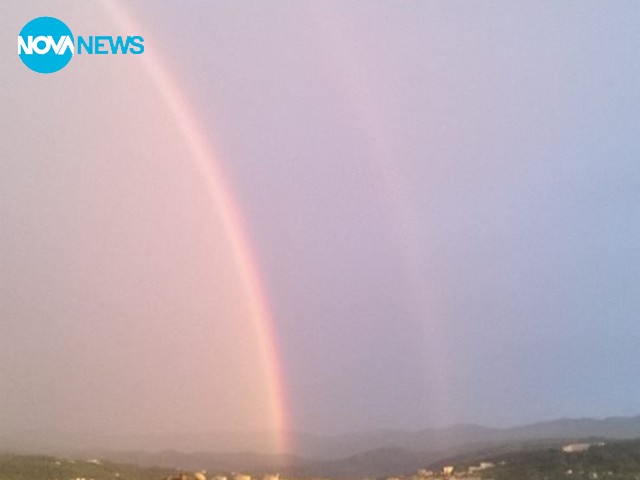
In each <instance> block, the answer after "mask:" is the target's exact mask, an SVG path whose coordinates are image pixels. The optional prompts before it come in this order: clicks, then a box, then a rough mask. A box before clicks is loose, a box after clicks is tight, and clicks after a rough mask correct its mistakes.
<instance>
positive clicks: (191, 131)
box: [102, 0, 289, 453]
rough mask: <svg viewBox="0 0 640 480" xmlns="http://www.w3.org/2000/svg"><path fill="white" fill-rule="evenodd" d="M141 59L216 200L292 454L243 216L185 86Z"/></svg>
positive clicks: (128, 24) (120, 17) (130, 24)
mask: <svg viewBox="0 0 640 480" xmlns="http://www.w3.org/2000/svg"><path fill="white" fill-rule="evenodd" d="M102 4H103V6H104V8H105V9H106V10H107V11H108V12H109V13H110V15H111V16H112V18H113V20H114V21H115V22H116V23H117V24H118V26H119V27H121V28H122V29H123V30H125V31H128V32H139V31H140V30H141V29H140V28H139V26H138V24H137V22H136V21H135V20H134V18H133V16H132V15H131V13H130V12H129V11H128V10H127V9H126V8H125V7H124V6H123V5H122V4H121V3H118V2H116V1H107V0H104V1H103V2H102ZM140 59H141V61H142V65H143V68H144V69H145V71H146V72H147V74H148V75H149V77H150V78H151V80H152V82H153V83H154V84H155V86H156V87H157V89H158V91H159V93H160V95H161V97H162V100H163V102H164V104H165V106H166V108H167V109H168V110H169V111H170V113H171V115H172V117H173V119H174V123H175V126H176V128H178V129H179V131H180V134H181V135H182V138H183V139H184V142H185V145H186V147H187V148H188V151H189V153H190V155H191V160H192V161H193V166H194V167H195V168H197V170H198V172H199V174H200V177H201V178H202V181H203V182H205V183H206V188H207V192H208V193H209V195H210V197H211V199H212V200H213V202H214V204H215V207H216V210H217V212H218V214H219V218H220V220H221V221H222V223H223V225H224V228H225V230H226V232H227V235H228V237H229V240H230V244H231V249H232V254H233V258H234V261H235V265H236V267H237V269H238V272H239V275H240V277H241V279H242V286H243V289H244V292H245V295H246V298H247V302H248V307H249V311H250V315H251V320H252V322H253V324H254V328H255V331H256V335H257V338H258V342H259V346H260V350H261V356H262V358H263V364H262V368H263V374H264V375H265V378H266V379H267V383H268V388H269V394H268V397H269V398H268V402H269V404H270V405H269V407H270V408H269V411H270V412H271V416H272V418H271V424H272V425H273V427H274V429H275V431H276V436H277V437H276V438H275V443H276V445H275V446H276V449H277V451H278V452H281V453H286V452H287V451H288V446H289V445H288V441H287V436H286V432H287V430H288V428H287V417H286V412H287V408H286V402H285V394H284V388H283V380H282V371H281V368H280V362H279V357H278V349H277V346H276V340H275V335H274V328H273V319H272V316H271V312H270V310H269V305H268V302H267V297H266V293H265V289H264V287H263V285H262V280H261V276H260V272H259V269H258V265H257V263H256V260H255V258H254V255H253V251H252V247H251V243H250V242H249V239H248V236H247V233H246V228H245V226H244V223H243V220H242V215H241V214H240V211H239V208H238V205H237V202H236V201H235V199H234V197H233V194H232V193H231V190H230V188H229V185H228V183H227V182H226V181H225V179H224V175H223V174H222V172H221V169H220V166H219V162H218V159H217V156H216V154H215V149H214V148H213V145H211V142H210V141H209V140H208V138H207V135H206V133H205V132H204V131H203V129H202V127H201V125H200V122H199V121H198V120H197V115H196V114H195V112H194V111H193V109H192V108H191V106H190V105H189V102H188V101H187V99H186V96H185V95H184V94H183V92H182V90H181V89H180V88H179V85H178V82H177V81H176V79H175V78H174V76H173V75H171V73H170V72H169V71H168V70H167V68H166V67H165V66H164V64H163V62H162V61H161V60H160V58H159V55H158V53H157V52H155V51H154V50H153V49H152V48H149V47H147V49H146V50H145V52H144V55H141V56H140Z"/></svg>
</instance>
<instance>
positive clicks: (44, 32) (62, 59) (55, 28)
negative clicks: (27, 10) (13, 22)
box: [18, 17, 75, 73]
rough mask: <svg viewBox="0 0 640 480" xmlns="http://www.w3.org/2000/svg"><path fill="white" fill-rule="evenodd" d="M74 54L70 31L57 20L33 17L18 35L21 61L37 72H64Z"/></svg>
mask: <svg viewBox="0 0 640 480" xmlns="http://www.w3.org/2000/svg"><path fill="white" fill-rule="evenodd" d="M74 51H75V47H74V43H73V34H72V33H71V30H70V29H69V27H67V25H66V24H65V23H64V22H62V21H60V20H58V19H57V18H53V17H38V18H34V19H33V20H31V21H30V22H29V23H27V24H26V25H25V26H24V27H22V30H20V34H19V35H18V55H19V56H20V60H22V63H24V64H25V65H26V66H27V67H29V68H30V69H31V70H33V71H34V72H38V73H53V72H57V71H58V70H61V69H63V68H64V67H66V66H67V64H68V63H69V62H70V61H71V58H72V57H73V54H74Z"/></svg>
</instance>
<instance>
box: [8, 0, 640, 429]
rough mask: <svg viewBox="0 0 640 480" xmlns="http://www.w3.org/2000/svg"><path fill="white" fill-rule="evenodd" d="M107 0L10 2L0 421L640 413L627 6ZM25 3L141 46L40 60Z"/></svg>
mask: <svg viewBox="0 0 640 480" xmlns="http://www.w3.org/2000/svg"><path fill="white" fill-rule="evenodd" d="M105 3H108V2H77V1H62V0H58V1H54V2H44V1H40V2H29V3H28V4H26V3H25V2H19V1H17V0H16V1H13V0H12V1H9V2H4V3H3V5H2V7H1V12H2V14H1V15H0V31H1V35H0V39H1V42H2V45H3V47H2V49H1V51H2V62H1V64H0V104H1V105H2V113H1V114H0V121H1V122H2V123H1V128H0V218H1V219H2V220H1V224H0V424H1V425H3V428H4V429H6V430H7V431H20V430H24V429H62V430H65V429H66V430H76V431H81V430H82V431H99V432H106V433H114V432H117V431H127V432H130V433H147V432H157V431H164V432H176V431H181V432H193V431H196V432H201V431H213V430H245V431H252V430H261V429H270V428H280V427H286V428H289V429H295V430H302V431H308V432H313V433H324V434H333V433H345V432H355V431H363V430H371V429H378V428H401V429H420V428H426V427H430V426H443V425H451V424H456V423H461V422H474V423H479V424H483V425H489V426H511V425H519V424H525V423H529V422H534V421H540V420H546V419H553V418H560V417H583V416H591V417H606V416H611V415H637V414H640V411H638V404H639V401H640V384H639V383H638V382H637V369H638V365H640V349H638V345H639V343H640V323H639V322H638V318H639V315H640V295H639V294H638V293H639V292H640V249H638V245H639V244H640V222H638V220H639V219H640V162H639V161H638V159H639V158H640V142H639V141H638V138H640V108H639V107H640V88H638V87H639V85H640V56H639V55H638V52H640V29H638V25H640V4H638V3H637V2H633V1H629V2H625V1H612V2H606V4H605V3H602V2H595V1H575V2H574V1H566V2H554V1H536V2H533V1H531V2H517V4H516V3H515V2H509V1H492V2H462V1H453V2H451V1H432V2H420V1H409V0H403V1H398V2H385V1H380V0H373V1H371V0H367V1H364V0H351V1H346V2H344V1H333V0H330V1H313V0H302V1H300V0H295V1H294V0H279V1H275V2H247V1H237V0H233V1H231V0H229V1H226V0H225V1H218V2H205V1H194V2H182V1H178V0H163V1H150V0H121V1H118V2H113V3H114V4H117V5H119V8H120V10H121V11H124V12H126V13H127V15H128V16H130V18H132V19H134V20H135V23H134V24H131V23H129V24H127V23H126V22H123V21H122V18H118V14H117V12H116V13H115V14H114V10H113V9H110V8H108V6H105ZM42 15H51V16H55V17H57V18H60V19H62V20H63V21H65V22H66V23H67V24H68V25H69V27H70V28H71V30H72V31H73V32H74V34H79V35H92V34H93V35H97V34H107V35H112V34H113V35H119V34H124V35H126V34H138V31H139V33H140V34H142V35H143V36H144V38H145V53H144V54H143V55H140V56H134V55H116V56H112V55H105V56H96V55H94V56H89V55H85V56H80V55H76V57H75V58H74V59H73V60H72V61H71V63H70V64H69V65H68V66H67V67H66V68H65V69H63V70H61V71H60V72H57V73H55V74H51V75H39V74H36V73H34V72H31V71H29V70H28V69H26V67H25V66H24V65H23V64H22V63H21V62H20V60H19V58H18V57H17V56H16V55H15V42H16V39H15V37H16V34H17V33H18V32H19V31H20V29H21V28H22V26H23V25H24V24H25V23H26V22H27V21H29V20H30V19H32V18H34V17H36V16H42ZM132 25H133V26H132ZM131 28H135V29H137V31H136V32H135V33H134V32H130V31H129V29H131ZM150 59H153V60H150ZM145 62H146V63H145ZM158 71H166V72H169V75H170V78H171V79H172V80H171V82H170V85H173V86H175V88H176V91H177V92H178V93H175V92H174V95H173V99H174V104H173V105H174V107H173V108H172V106H171V105H172V104H171V100H170V98H171V95H167V85H169V84H167V83H166V82H165V83H162V82H161V81H160V82H159V81H158V77H159V75H160V74H158V73H157V72H158ZM154 72H156V73H154ZM163 89H164V91H163ZM176 95H177V96H176ZM176 98H178V100H175V99H176ZM176 102H177V103H176ZM176 104H179V105H182V104H184V105H187V106H188V107H185V108H186V110H185V111H188V112H190V113H189V116H188V120H189V122H192V123H193V125H196V126H197V128H198V131H199V132H201V133H202V136H203V137H204V138H206V145H209V146H210V147H209V149H210V150H209V155H208V156H206V159H205V161H204V163H205V166H204V167H203V161H202V159H201V160H200V162H199V163H198V160H197V159H195V160H194V158H193V157H194V156H197V155H195V154H194V149H193V148H190V146H189V140H188V138H187V137H188V135H187V136H185V134H184V130H181V127H180V124H181V123H182V124H184V123H185V122H184V120H185V118H183V117H180V116H179V115H177V114H176V108H175V105H176ZM191 147H192V146H191ZM207 162H211V164H212V165H213V164H214V163H215V165H216V166H215V171H216V172H218V174H217V175H219V176H220V178H221V179H223V180H221V181H220V182H221V183H222V184H224V185H226V188H228V190H229V192H230V197H231V198H232V199H233V202H234V204H235V206H236V207H237V212H238V215H239V217H240V218H241V220H242V222H241V223H242V225H243V226H242V231H243V232H244V235H245V236H246V239H247V244H248V245H249V247H250V250H251V258H252V261H253V262H254V264H255V270H256V272H257V274H258V277H259V285H260V290H261V291H262V292H263V294H264V298H265V299H266V300H265V305H266V308H268V311H269V317H270V320H268V323H263V324H262V328H263V329H264V328H267V330H268V331H269V333H270V334H271V337H272V338H271V339H270V341H269V346H268V347H269V348H272V349H273V351H274V356H275V360H274V361H273V362H271V361H270V359H269V357H268V355H267V354H266V353H265V351H266V350H265V344H264V339H265V338H266V337H264V335H262V334H260V333H258V332H259V330H260V325H259V324H258V323H256V319H255V318H253V317H254V314H253V313H252V311H251V309H250V308H249V307H248V306H247V305H248V304H250V303H251V299H250V298H249V297H250V296H251V293H250V292H248V291H247V288H246V284H244V283H243V280H242V275H243V274H242V271H241V270H242V269H241V267H239V266H238V261H237V256H236V255H235V254H234V241H235V240H234V238H233V235H230V233H229V228H228V224H227V223H225V219H224V212H222V213H221V209H220V207H219V198H220V196H219V193H216V192H215V191H213V192H212V191H211V190H212V188H213V187H215V184H214V185H213V187H212V184H211V183H210V182H209V183H207V178H206V177H207V175H208V173H207V172H208V170H207V168H208V167H207V166H206V163H207ZM218 186H219V185H218ZM213 190H215V188H213ZM216 199H218V200H216ZM217 201H218V203H216V202H217ZM236 240H237V239H236ZM254 313H255V312H254ZM265 325H267V327H265ZM276 377H278V378H279V380H278V381H276V380H274V379H275V378H276ZM274 389H277V390H278V391H279V393H280V394H281V398H280V399H279V400H278V401H277V405H275V406H274V404H273V401H272V402H271V403H270V402H269V401H266V400H265V398H266V397H268V396H269V395H272V394H273V391H274ZM273 409H279V410H281V412H280V413H281V414H282V416H283V417H284V420H282V421H277V420H274V418H275V417H276V416H275V415H274V413H273V411H272V410H273Z"/></svg>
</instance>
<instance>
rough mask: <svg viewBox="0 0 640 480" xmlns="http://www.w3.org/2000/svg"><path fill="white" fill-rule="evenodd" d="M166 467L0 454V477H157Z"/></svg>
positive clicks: (19, 479) (61, 479) (31, 479)
mask: <svg viewBox="0 0 640 480" xmlns="http://www.w3.org/2000/svg"><path fill="white" fill-rule="evenodd" d="M172 474H175V470H171V469H167V468H141V467H136V466H134V465H123V464H117V463H111V462H101V461H98V460H89V461H85V460H66V459H62V458H55V457H46V456H36V455H8V454H5V455H0V480H71V479H76V478H83V479H86V480H90V479H93V480H160V479H162V478H166V477H168V476H170V475H172Z"/></svg>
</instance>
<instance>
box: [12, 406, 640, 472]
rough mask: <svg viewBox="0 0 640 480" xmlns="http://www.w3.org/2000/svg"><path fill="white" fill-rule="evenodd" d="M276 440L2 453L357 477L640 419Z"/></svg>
mask: <svg viewBox="0 0 640 480" xmlns="http://www.w3.org/2000/svg"><path fill="white" fill-rule="evenodd" d="M270 438H271V435H270V434H268V433H267V432H263V433H255V434H249V433H243V434H240V433H228V432H227V433H221V432H218V433H199V434H177V435H167V434H156V435H121V436H118V435H97V434H91V435H89V434H85V435H82V434H73V435H71V434H62V433H60V432H55V431H45V432H36V431H31V432H22V433H21V434H14V435H7V434H5V435H3V436H2V437H1V438H0V448H1V449H2V450H4V451H10V452H16V453H45V454H58V455H59V454H64V455H75V456H78V455H80V456H84V457H86V458H94V457H97V458H104V459H109V460H113V461H118V462H126V463H131V464H137V465H142V466H159V467H177V468H184V469H192V470H195V469H207V470H209V471H245V472H250V473H259V472H265V471H279V472H283V473H285V472H286V473H288V474H291V475H297V476H332V477H336V478H352V477H356V476H384V475H391V474H397V473H399V472H400V473H402V472H411V471H415V470H416V469H418V468H422V467H424V466H425V465H429V464H433V463H434V462H438V461H440V460H443V459H446V458H452V457H456V456H457V457H459V458H462V457H464V456H465V455H469V454H472V453H473V452H482V451H485V452H488V451H493V452H496V451H500V449H502V450H503V451H507V450H510V449H513V448H518V447H517V445H518V444H523V443H526V442H536V441H554V440H555V441H556V443H557V442H558V441H561V440H575V439H584V438H602V439H620V440H623V439H633V438H640V416H636V417H610V418H605V419H592V418H581V419H560V420H554V421H546V422H539V423H535V424H531V425H525V426H518V427H511V428H504V429H500V428H491V427H484V426H480V425H474V424H462V425H455V426H452V427H448V428H431V429H423V430H418V431H405V430H378V431H371V432H362V433H353V434H346V435H333V436H322V435H312V434H308V433H303V432H291V434H290V442H291V446H292V447H293V449H292V451H291V452H290V454H288V455H275V454H272V453H270V452H269V439H270Z"/></svg>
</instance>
